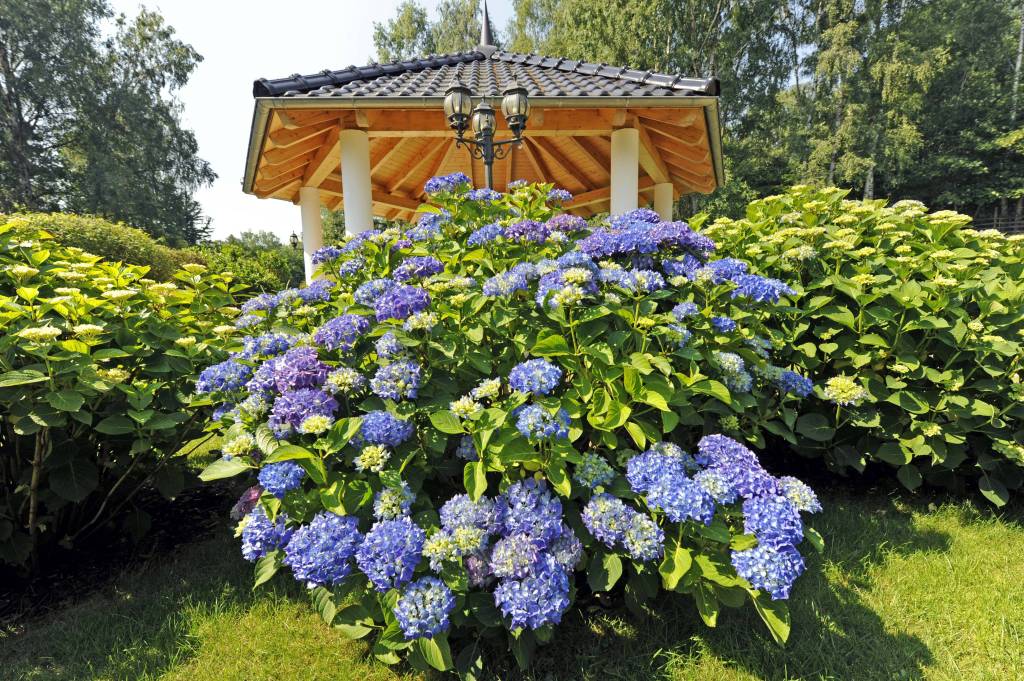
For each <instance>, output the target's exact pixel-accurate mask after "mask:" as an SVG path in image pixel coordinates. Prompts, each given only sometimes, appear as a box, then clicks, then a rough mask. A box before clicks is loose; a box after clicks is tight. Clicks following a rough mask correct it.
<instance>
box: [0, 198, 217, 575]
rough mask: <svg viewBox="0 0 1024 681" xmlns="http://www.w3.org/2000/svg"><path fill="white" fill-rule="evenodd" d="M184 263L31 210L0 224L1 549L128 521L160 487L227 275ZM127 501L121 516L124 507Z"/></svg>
mask: <svg viewBox="0 0 1024 681" xmlns="http://www.w3.org/2000/svg"><path fill="white" fill-rule="evenodd" d="M204 269H205V268H204V266H202V265H197V264H193V265H187V266H186V269H185V270H183V271H179V272H178V273H176V274H175V275H174V278H175V280H176V281H177V283H158V282H156V281H154V280H152V279H147V278H145V276H144V275H145V273H146V270H145V268H143V267H139V266H136V265H123V264H121V263H111V262H106V261H104V260H102V259H100V258H99V257H97V256H94V255H90V254H88V253H85V252H84V251H82V250H81V249H79V248H72V247H66V246H62V245H61V244H60V243H58V242H56V241H55V240H53V239H52V237H51V236H50V234H49V233H48V231H44V230H43V229H42V227H41V225H40V224H39V221H38V220H36V219H34V218H32V217H28V218H22V217H13V218H10V219H8V220H7V221H5V222H2V223H0V303H2V305H0V451H2V455H0V464H2V465H0V561H5V562H8V563H14V564H19V563H24V562H25V561H27V560H28V559H29V558H30V557H31V556H32V554H33V552H36V555H39V553H38V549H40V548H43V547H44V546H48V545H51V544H53V543H54V542H58V541H59V542H60V543H61V544H62V545H64V546H65V547H70V546H72V545H73V544H74V542H75V541H76V539H77V538H79V537H80V536H82V533H83V532H88V531H90V530H91V529H93V528H95V527H97V526H98V525H99V524H101V523H105V522H108V521H110V520H111V519H113V518H119V519H124V518H127V519H130V520H131V524H130V525H126V526H125V527H126V529H128V530H130V531H132V532H135V531H139V530H140V529H144V528H142V527H140V524H139V523H140V520H141V519H143V518H145V517H146V516H145V513H144V512H142V511H141V509H133V508H132V505H133V499H134V498H135V495H136V493H137V492H138V491H139V490H140V489H141V488H142V487H144V486H146V485H150V484H152V485H154V486H155V487H156V488H157V489H158V490H159V491H160V492H161V493H163V494H165V495H167V496H173V495H174V494H176V493H177V492H178V491H179V490H180V489H181V485H182V482H183V477H182V476H183V464H184V460H183V459H184V457H179V458H174V455H175V453H176V452H177V451H178V448H179V445H180V443H182V442H185V441H187V440H189V439H191V438H194V437H195V436H196V435H197V434H198V433H199V432H200V431H201V425H200V420H201V415H200V414H196V413H191V414H190V413H188V412H186V411H185V410H184V408H183V406H184V405H183V400H184V399H185V395H187V394H189V393H191V391H192V385H193V378H194V375H195V371H196V367H198V366H202V365H205V364H207V363H209V362H210V361H211V360H213V359H216V358H218V357H220V356H223V353H222V352H221V351H220V350H218V347H219V346H220V345H221V344H222V342H221V341H220V340H212V341H211V340H206V339H209V338H215V335H216V333H218V332H219V333H221V334H226V333H231V332H232V331H233V327H231V326H230V325H226V324H225V322H226V321H227V320H228V319H229V315H231V314H232V312H234V313H237V309H235V310H233V311H232V308H230V305H231V303H232V297H231V295H230V293H229V281H228V280H227V279H225V278H221V277H204V276H202V274H201V273H202V271H203V270H204ZM129 510H131V511H136V510H137V511H140V512H136V513H131V514H130V515H127V514H126V513H125V512H126V511H129Z"/></svg>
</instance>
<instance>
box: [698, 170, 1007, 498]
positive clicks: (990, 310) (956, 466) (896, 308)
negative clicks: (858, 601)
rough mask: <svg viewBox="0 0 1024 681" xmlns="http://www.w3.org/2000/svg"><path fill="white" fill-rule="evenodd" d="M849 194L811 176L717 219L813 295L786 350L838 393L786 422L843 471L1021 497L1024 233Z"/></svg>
mask: <svg viewBox="0 0 1024 681" xmlns="http://www.w3.org/2000/svg"><path fill="white" fill-rule="evenodd" d="M845 196H846V192H845V191H843V190H839V189H812V188H810V187H795V188H794V189H792V190H791V191H790V192H789V193H787V194H785V195H781V196H772V197H768V198H766V199H763V200H760V201H755V202H754V203H752V204H751V205H750V206H749V208H748V210H747V217H746V218H745V219H743V220H736V221H733V220H727V219H722V220H717V221H716V222H715V223H714V224H712V225H709V226H708V227H707V228H706V229H705V230H704V233H705V234H707V235H709V236H713V238H715V239H716V240H717V241H718V242H719V243H720V245H721V246H722V247H723V248H726V249H728V250H729V251H730V252H732V253H735V254H739V255H743V256H745V257H747V258H748V259H749V261H750V263H751V267H752V268H754V269H755V270H756V271H757V272H758V273H759V274H761V275H764V276H769V277H780V278H784V279H785V280H786V281H787V282H790V284H791V285H792V286H793V288H794V289H796V290H797V291H798V292H799V295H800V297H799V304H798V310H799V317H798V318H797V319H796V320H795V322H792V323H789V324H787V325H786V328H787V329H788V330H789V332H790V333H791V336H790V340H789V342H788V343H785V344H783V345H782V346H781V347H780V353H781V354H780V356H782V357H784V358H785V361H786V362H788V363H791V364H792V365H794V366H801V367H803V368H804V371H805V372H806V373H807V374H808V375H813V376H815V377H817V378H818V379H819V384H818V387H817V388H816V393H817V396H818V397H820V398H822V399H821V400H813V401H810V403H809V404H808V405H807V409H806V410H805V411H806V413H804V414H803V415H802V416H800V418H799V420H798V421H797V424H796V434H797V436H796V437H795V436H794V435H793V434H792V433H777V434H778V435H779V436H780V437H783V438H786V439H787V440H788V441H789V443H790V444H791V445H792V446H794V447H796V448H797V449H798V450H799V451H801V452H803V453H805V454H808V455H812V456H824V457H826V458H827V460H828V461H829V462H830V463H831V464H832V465H833V466H835V467H836V468H840V469H855V470H863V468H864V467H865V465H866V464H867V462H868V461H877V462H882V463H884V464H888V465H890V466H893V467H895V469H896V474H897V476H898V478H899V479H900V481H902V483H903V484H904V485H905V486H907V487H908V488H910V489H915V488H917V487H918V486H920V485H921V483H922V481H923V480H925V479H927V480H929V481H931V482H933V483H937V484H944V485H950V486H958V485H961V484H962V483H963V482H964V481H970V482H975V481H976V483H977V484H978V486H979V487H980V489H981V491H982V493H983V494H984V495H985V496H986V497H988V498H989V500H991V501H992V502H993V503H995V504H998V505H1002V504H1004V503H1006V501H1007V499H1008V498H1009V490H1010V489H1015V488H1018V487H1020V486H1021V484H1022V482H1024V426H1022V425H1021V424H1022V422H1024V364H1022V362H1024V359H1022V358H1024V351H1022V350H1024V235H1015V236H1009V235H1005V234H1003V233H1001V232H998V231H996V230H985V231H978V230H975V229H971V228H970V218H968V217H967V216H965V215H959V214H957V213H954V212H952V211H938V212H934V213H929V212H927V210H926V209H925V207H924V206H923V205H922V204H920V203H918V202H916V201H900V202H898V203H896V204H893V205H891V206H887V205H886V204H885V202H884V201H849V200H846V199H845Z"/></svg>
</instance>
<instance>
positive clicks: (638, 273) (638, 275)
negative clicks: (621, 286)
mask: <svg viewBox="0 0 1024 681" xmlns="http://www.w3.org/2000/svg"><path fill="white" fill-rule="evenodd" d="M629 274H630V277H631V278H632V282H633V285H632V289H633V290H635V291H636V292H638V293H654V292H655V291H660V290H661V289H663V288H665V278H664V277H663V276H661V274H659V273H658V272H655V271H654V270H633V271H631V272H630V273H629Z"/></svg>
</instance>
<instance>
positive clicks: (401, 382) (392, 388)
mask: <svg viewBox="0 0 1024 681" xmlns="http://www.w3.org/2000/svg"><path fill="white" fill-rule="evenodd" d="M419 387H420V365H418V364H416V362H413V361H410V360H402V361H399V362H393V363H391V364H388V365H387V366H383V367H381V368H379V369H377V373H376V374H375V375H374V377H373V378H371V379H370V389H371V390H373V392H374V394H375V395H377V396H378V397H380V398H383V399H386V400H406V399H408V400H414V399H416V394H417V391H418V390H419Z"/></svg>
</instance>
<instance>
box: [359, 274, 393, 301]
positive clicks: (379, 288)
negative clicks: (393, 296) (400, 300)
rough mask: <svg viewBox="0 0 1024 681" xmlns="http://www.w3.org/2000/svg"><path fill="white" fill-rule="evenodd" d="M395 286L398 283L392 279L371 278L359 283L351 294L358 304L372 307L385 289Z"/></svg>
mask: <svg viewBox="0 0 1024 681" xmlns="http://www.w3.org/2000/svg"><path fill="white" fill-rule="evenodd" d="M396 286H398V283H397V282H396V281H395V280H394V279H371V280H370V281H368V282H366V283H365V284H361V285H360V286H359V288H357V289H356V291H355V293H354V294H352V295H353V297H354V298H355V300H356V302H357V303H359V304H360V305H366V306H368V307H372V306H373V304H374V303H375V302H377V299H378V298H380V297H381V296H382V295H384V292H385V291H388V290H390V289H393V288H394V287H396Z"/></svg>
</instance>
